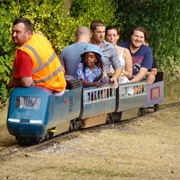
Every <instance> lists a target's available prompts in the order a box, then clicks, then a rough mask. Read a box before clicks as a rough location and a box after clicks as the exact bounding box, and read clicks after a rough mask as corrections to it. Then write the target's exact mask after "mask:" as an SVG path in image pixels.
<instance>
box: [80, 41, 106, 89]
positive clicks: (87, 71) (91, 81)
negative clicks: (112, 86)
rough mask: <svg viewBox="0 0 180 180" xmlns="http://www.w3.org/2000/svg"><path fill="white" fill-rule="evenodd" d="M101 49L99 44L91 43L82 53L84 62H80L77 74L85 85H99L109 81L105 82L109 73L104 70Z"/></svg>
mask: <svg viewBox="0 0 180 180" xmlns="http://www.w3.org/2000/svg"><path fill="white" fill-rule="evenodd" d="M100 52H101V50H100V48H99V47H98V46H96V45H93V44H89V45H87V46H86V47H85V48H84V52H83V54H81V57H82V60H81V62H82V63H79V64H78V69H77V75H78V79H79V80H80V81H81V82H82V84H83V87H93V86H96V87H99V86H102V85H103V84H106V83H107V79H105V81H104V82H103V80H104V78H107V75H106V73H105V71H104V67H103V61H102V59H101V58H102V55H101V53H100Z"/></svg>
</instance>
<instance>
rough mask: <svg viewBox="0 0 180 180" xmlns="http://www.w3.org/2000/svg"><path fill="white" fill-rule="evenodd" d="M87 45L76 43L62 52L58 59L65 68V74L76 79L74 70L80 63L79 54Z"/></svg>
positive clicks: (85, 43)
mask: <svg viewBox="0 0 180 180" xmlns="http://www.w3.org/2000/svg"><path fill="white" fill-rule="evenodd" d="M88 44H89V43H87V42H76V43H73V44H71V45H69V46H67V47H65V48H64V49H63V50H62V52H61V54H60V56H59V58H60V61H61V64H62V66H64V68H65V74H67V75H71V76H75V77H77V74H76V70H77V68H78V64H79V63H80V62H81V54H82V53H83V52H84V48H85V47H86V46H87V45H88Z"/></svg>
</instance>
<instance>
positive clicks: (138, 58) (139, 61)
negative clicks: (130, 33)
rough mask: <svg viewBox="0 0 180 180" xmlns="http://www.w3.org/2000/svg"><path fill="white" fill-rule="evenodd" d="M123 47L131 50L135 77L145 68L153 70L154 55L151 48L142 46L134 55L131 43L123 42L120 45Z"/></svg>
mask: <svg viewBox="0 0 180 180" xmlns="http://www.w3.org/2000/svg"><path fill="white" fill-rule="evenodd" d="M119 45H120V46H121V47H125V48H127V49H129V51H130V53H131V56H132V61H133V76H135V75H137V74H138V72H139V70H140V68H141V67H144V68H147V69H149V70H151V69H152V64H153V54H152V50H151V48H150V47H147V46H145V45H142V46H141V47H140V48H139V49H138V50H137V52H135V53H132V52H131V50H130V42H122V43H120V44H119Z"/></svg>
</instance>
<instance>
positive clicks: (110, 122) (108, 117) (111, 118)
mask: <svg viewBox="0 0 180 180" xmlns="http://www.w3.org/2000/svg"><path fill="white" fill-rule="evenodd" d="M112 123H114V116H113V113H110V114H108V116H107V120H106V124H112Z"/></svg>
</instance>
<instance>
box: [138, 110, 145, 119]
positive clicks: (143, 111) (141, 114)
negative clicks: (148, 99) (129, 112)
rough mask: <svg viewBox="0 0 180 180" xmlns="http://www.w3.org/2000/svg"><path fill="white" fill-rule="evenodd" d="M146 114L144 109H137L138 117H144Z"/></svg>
mask: <svg viewBox="0 0 180 180" xmlns="http://www.w3.org/2000/svg"><path fill="white" fill-rule="evenodd" d="M145 114H146V108H139V112H138V116H139V117H141V116H144V115H145Z"/></svg>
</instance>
